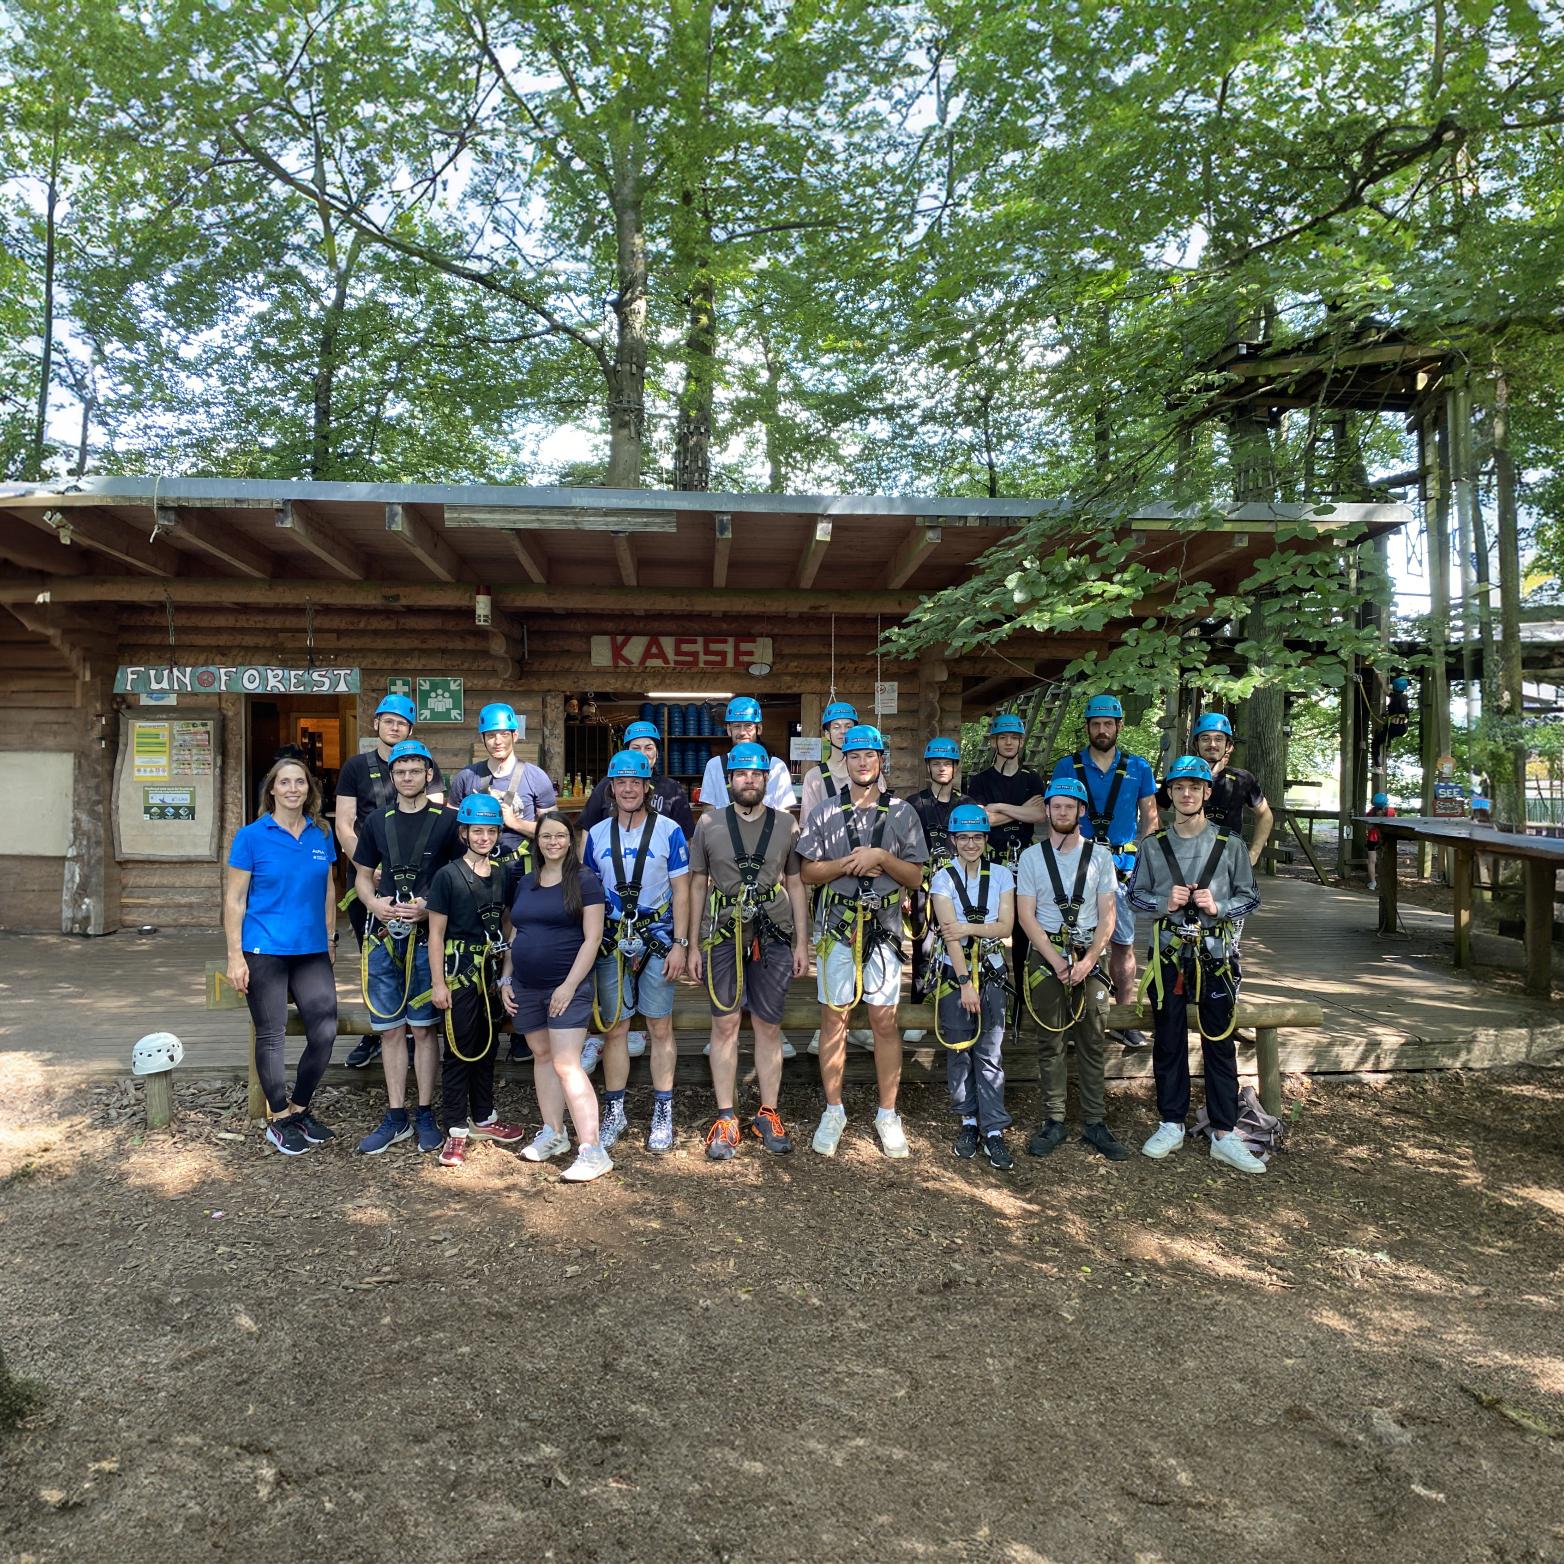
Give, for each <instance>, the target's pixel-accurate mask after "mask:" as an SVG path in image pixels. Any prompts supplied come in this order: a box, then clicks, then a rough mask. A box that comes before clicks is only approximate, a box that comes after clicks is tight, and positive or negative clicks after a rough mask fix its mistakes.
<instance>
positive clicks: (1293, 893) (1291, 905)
mask: <svg viewBox="0 0 1564 1564" xmlns="http://www.w3.org/2000/svg"><path fill="white" fill-rule="evenodd" d="M1262 895H1263V897H1264V898H1265V901H1264V905H1263V906H1262V907H1261V909H1260V911H1259V912H1258V913H1256V914H1255V916H1254V917H1253V918H1251V919H1250V920H1249V924H1248V927H1247V928H1246V930H1245V936H1244V952H1245V993H1246V995H1247V996H1248V997H1251V998H1255V999H1277V1000H1288V999H1307V1000H1311V1001H1313V1002H1315V1003H1317V1004H1319V1005H1320V1006H1321V1007H1322V1010H1323V1012H1324V1017H1325V1021H1324V1025H1323V1026H1322V1027H1320V1028H1318V1029H1315V1030H1308V1031H1301V1030H1294V1031H1288V1032H1284V1033H1283V1034H1282V1067H1283V1070H1284V1071H1286V1072H1289V1073H1294V1072H1299V1071H1312V1072H1321V1073H1338V1072H1359V1071H1365V1072H1373V1071H1384V1070H1397V1069H1414V1070H1415V1069H1440V1068H1455V1067H1480V1066H1483V1065H1493V1064H1510V1063H1520V1062H1524V1061H1527V1060H1545V1059H1547V1058H1549V1057H1554V1056H1559V1055H1560V1054H1564V1008H1561V1007H1560V1006H1559V1004H1558V1003H1557V1002H1556V1001H1554V1000H1552V999H1541V998H1535V997H1529V996H1527V995H1525V994H1524V993H1522V992H1521V991H1520V981H1519V974H1518V970H1517V969H1518V968H1519V965H1520V960H1521V953H1520V946H1519V943H1518V942H1517V941H1513V940H1501V939H1498V938H1497V937H1494V936H1489V935H1481V934H1480V935H1478V936H1476V939H1475V942H1474V943H1475V952H1474V953H1475V955H1476V959H1477V961H1478V962H1479V964H1480V965H1479V966H1478V967H1477V968H1476V969H1475V970H1473V971H1468V972H1457V971H1456V970H1455V969H1454V968H1453V967H1452V965H1451V955H1452V944H1453V941H1452V935H1451V925H1450V917H1449V914H1448V913H1444V912H1437V911H1424V910H1422V909H1419V908H1415V907H1404V908H1403V912H1402V919H1403V922H1404V924H1405V926H1406V929H1407V931H1408V932H1407V934H1405V935H1403V936H1400V937H1389V936H1380V935H1378V934H1376V932H1375V925H1376V921H1377V906H1376V902H1375V899H1374V897H1373V896H1371V895H1369V894H1367V893H1364V892H1359V891H1342V890H1328V889H1324V888H1322V887H1320V886H1317V885H1314V884H1311V883H1305V882H1303V881H1300V880H1286V879H1277V880H1268V881H1266V882H1265V883H1264V884H1263V886H1262ZM345 943H347V942H345ZM222 952H223V944H222V938H221V936H220V935H219V934H217V933H216V932H215V931H214V932H211V933H198V932H191V931H183V932H177V933H174V932H171V933H167V934H153V935H137V934H133V933H122V934H117V935H114V936H112V937H110V938H107V939H99V940H82V939H74V938H67V937H65V936H63V935H54V936H24V935H0V973H3V974H4V975H3V977H0V1085H3V1080H4V1075H5V1073H6V1070H7V1068H8V1063H7V1060H8V1056H16V1055H26V1056H28V1062H29V1064H30V1065H33V1066H46V1067H49V1068H51V1069H63V1070H68V1071H71V1072H73V1073H85V1072H115V1073H118V1072H122V1071H124V1070H125V1069H126V1067H127V1061H128V1060H129V1057H130V1049H131V1045H132V1044H133V1043H134V1042H135V1040H136V1039H137V1037H139V1036H141V1035H142V1033H144V1032H148V1031H152V1030H155V1029H158V1028H165V1027H166V1028H167V1029H169V1030H170V1031H173V1032H175V1033H176V1034H177V1035H178V1036H179V1037H180V1038H181V1039H182V1040H183V1042H184V1044H185V1060H186V1065H187V1066H195V1067H205V1068H211V1069H215V1070H219V1071H221V1072H223V1073H230V1072H231V1073H232V1074H233V1075H235V1076H242V1075H243V1074H244V1070H245V1047H246V1043H247V1028H246V1017H245V1015H244V1013H243V1012H242V1011H237V1012H236V1011H233V1010H208V1009H207V1008H206V1006H205V991H204V974H205V969H206V963H207V962H208V961H210V960H217V959H219V958H221V956H222ZM1481 963H1487V964H1488V965H1487V966H1483V965H1481ZM1495 969H1497V970H1495ZM338 982H339V990H340V993H341V995H342V999H343V1001H344V1003H353V1002H356V1000H357V969H356V960H355V957H354V956H353V954H352V953H351V952H347V951H345V952H344V954H343V956H342V957H341V959H340V961H339V965H338ZM703 1041H704V1038H703V1037H702V1036H701V1035H700V1034H699V1033H698V1032H690V1033H681V1034H680V1051H681V1053H689V1054H692V1055H694V1056H695V1057H694V1058H692V1059H691V1060H690V1064H691V1065H692V1066H694V1067H695V1068H694V1074H695V1075H696V1076H698V1074H699V1065H700V1060H699V1053H700V1047H701V1043H702V1042H703ZM793 1041H794V1042H795V1044H796V1045H798V1046H799V1049H800V1058H799V1059H798V1060H797V1061H796V1062H795V1063H794V1064H793V1065H792V1066H791V1067H790V1073H792V1072H795V1071H803V1072H807V1078H808V1079H810V1080H812V1079H813V1076H814V1068H813V1064H812V1062H811V1061H810V1060H809V1059H808V1058H807V1057H805V1056H804V1055H803V1051H802V1045H803V1044H804V1043H805V1042H806V1041H807V1038H806V1037H803V1036H798V1035H795V1036H794V1037H793ZM930 1041H932V1039H931V1040H930ZM345 1048H346V1044H344V1045H343V1048H342V1051H345ZM1013 1052H1014V1058H1013V1060H1012V1061H1011V1063H1010V1069H1011V1073H1012V1075H1013V1076H1014V1078H1016V1079H1026V1078H1027V1077H1028V1075H1032V1076H1034V1077H1035V1061H1033V1060H1032V1058H1031V1053H1032V1050H1031V1049H1030V1048H1028V1047H1025V1046H1021V1047H1018V1048H1016V1049H1014V1050H1013ZM1240 1057H1241V1062H1243V1063H1246V1064H1248V1065H1250V1066H1251V1067H1252V1062H1253V1056H1252V1054H1248V1053H1246V1054H1243V1055H1241V1056H1240ZM13 1062H14V1061H13ZM856 1062H861V1064H862V1065H863V1066H867V1065H868V1058H867V1056H866V1055H865V1056H863V1057H862V1059H861V1061H855V1063H856ZM937 1063H938V1061H937V1060H936V1059H935V1057H934V1050H933V1049H931V1048H928V1047H924V1048H919V1049H916V1050H910V1051H909V1059H908V1075H909V1078H917V1077H918V1076H919V1075H921V1074H924V1073H925V1072H926V1071H927V1070H928V1069H929V1068H931V1067H934V1066H936V1065H937ZM1110 1069H1111V1070H1112V1072H1113V1073H1115V1074H1118V1075H1121V1076H1138V1075H1144V1074H1146V1073H1147V1072H1148V1071H1149V1069H1150V1061H1149V1059H1147V1058H1146V1057H1145V1055H1143V1054H1139V1055H1122V1056H1115V1057H1114V1058H1113V1059H1112V1060H1111V1061H1110ZM853 1073H854V1074H855V1075H856V1074H857V1073H858V1070H857V1069H856V1068H855V1070H854V1072H853ZM367 1074H368V1075H369V1076H370V1077H371V1079H372V1080H373V1081H375V1082H378V1076H379V1072H378V1071H371V1072H367ZM332 1075H333V1077H337V1076H339V1075H340V1076H341V1077H342V1078H343V1079H353V1078H355V1077H353V1076H352V1075H351V1074H350V1073H349V1072H346V1071H339V1070H336V1069H334V1070H333V1071H332Z"/></svg>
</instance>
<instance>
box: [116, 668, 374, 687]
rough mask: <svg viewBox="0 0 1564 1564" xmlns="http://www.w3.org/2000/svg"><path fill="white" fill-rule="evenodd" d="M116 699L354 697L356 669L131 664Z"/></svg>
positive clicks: (118, 675)
mask: <svg viewBox="0 0 1564 1564" xmlns="http://www.w3.org/2000/svg"><path fill="white" fill-rule="evenodd" d="M114 693H115V694H116V695H176V694H177V695H184V694H186V693H189V694H191V695H356V694H357V693H358V669H357V668H274V667H271V666H269V665H257V664H254V663H191V664H186V665H181V664H178V663H175V664H173V665H172V666H171V665H170V664H168V663H158V664H156V665H155V666H146V667H143V666H141V665H139V664H136V663H131V664H129V665H127V666H125V667H122V668H121V669H120V670H119V672H118V673H116V674H115V675H114Z"/></svg>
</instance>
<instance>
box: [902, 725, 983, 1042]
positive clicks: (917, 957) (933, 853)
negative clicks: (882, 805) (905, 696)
mask: <svg viewBox="0 0 1564 1564" xmlns="http://www.w3.org/2000/svg"><path fill="white" fill-rule="evenodd" d="M923 764H924V768H925V770H927V772H928V774H929V785H928V786H927V787H925V788H921V789H920V790H919V791H918V792H916V793H914V794H913V795H912V796H911V797H910V798H909V799H908V800H907V802H908V803H909V804H911V805H912V807H913V810H914V812H915V813H916V814H917V816H918V822H919V824H920V825H922V827H923V840H924V842H925V843H926V844H927V846H928V849H929V857H928V862H927V863H926V864H925V865H924V871H923V884H922V885H921V886H919V887H918V889H917V890H916V891H914V892H913V893H912V897H911V899H910V905H909V907H908V920H907V921H908V925H909V927H910V929H911V931H912V1002H913V1004H915V1005H921V1004H922V1003H923V1002H924V1000H926V999H927V998H928V997H929V995H930V994H932V993H933V991H934V978H935V961H936V958H937V957H938V955H939V952H940V951H941V950H942V949H943V945H942V944H941V941H940V937H939V928H938V926H937V925H936V923H935V921H934V919H933V917H932V916H931V915H930V913H931V908H930V903H929V885H930V883H931V882H932V880H933V878H934V875H935V873H936V872H937V871H938V870H940V869H942V868H943V867H944V866H945V865H946V864H948V863H949V862H950V861H951V860H952V859H953V858H954V857H955V851H954V849H953V848H952V847H951V845H950V833H949V832H948V831H947V830H946V825H947V823H948V822H949V820H950V812H951V810H952V809H955V808H958V807H959V806H960V805H962V804H971V803H975V802H976V800H975V799H971V798H968V797H967V795H966V794H965V793H964V792H962V791H961V789H960V787H959V785H958V782H957V778H958V777H959V775H960V772H961V745H960V744H958V743H957V742H956V740H955V739H946V738H932V739H930V740H929V741H928V743H927V744H925V745H924V746H923ZM906 1040H907V1041H908V1042H909V1043H917V1042H922V1040H923V1034H922V1033H921V1032H908V1034H907V1039H906Z"/></svg>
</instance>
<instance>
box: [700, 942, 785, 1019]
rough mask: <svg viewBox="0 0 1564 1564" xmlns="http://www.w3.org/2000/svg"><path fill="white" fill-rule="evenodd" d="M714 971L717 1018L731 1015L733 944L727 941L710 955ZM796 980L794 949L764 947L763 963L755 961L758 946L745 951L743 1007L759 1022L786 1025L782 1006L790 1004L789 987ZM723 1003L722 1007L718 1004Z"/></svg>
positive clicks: (710, 991) (773, 945) (712, 986)
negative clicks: (783, 1020)
mask: <svg viewBox="0 0 1564 1564" xmlns="http://www.w3.org/2000/svg"><path fill="white" fill-rule="evenodd" d="M706 961H707V964H708V965H709V966H710V968H711V977H710V987H709V989H708V991H707V992H708V997H709V996H710V995H711V994H715V995H716V996H717V998H716V1000H713V1001H712V1004H711V1013H712V1014H713V1015H721V1014H731V1006H732V1004H733V990H734V983H733V941H732V940H731V939H725V940H723V942H722V943H721V944H720V945H716V946H713V947H712V949H710V950H708V951H707V952H706ZM792 981H793V947H792V946H791V945H782V944H778V943H776V942H774V941H773V942H771V943H767V944H762V945H761V947H760V960H759V961H756V960H755V959H754V947H753V946H750V947H748V948H747V949H746V950H745V952H744V997H743V1000H742V1004H743V1008H744V1009H745V1010H747V1011H749V1013H750V1014H751V1015H752V1016H753V1017H754V1018H755V1019H756V1020H757V1021H769V1022H771V1024H772V1025H773V1026H780V1025H781V1024H782V1007H783V1006H784V1005H785V1004H786V1003H787V990H788V985H789V984H790V983H791V982H792ZM719 1000H720V1001H721V1004H720V1005H719V1004H718V1002H717V1001H719Z"/></svg>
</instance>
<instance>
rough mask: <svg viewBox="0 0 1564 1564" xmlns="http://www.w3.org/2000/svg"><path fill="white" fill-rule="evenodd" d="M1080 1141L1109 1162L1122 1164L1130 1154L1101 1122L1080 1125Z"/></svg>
mask: <svg viewBox="0 0 1564 1564" xmlns="http://www.w3.org/2000/svg"><path fill="white" fill-rule="evenodd" d="M1081 1139H1082V1140H1084V1141H1085V1142H1086V1144H1087V1145H1088V1146H1090V1147H1091V1148H1092V1150H1093V1151H1100V1152H1101V1153H1102V1154H1103V1156H1105V1157H1106V1158H1107V1159H1108V1160H1109V1161H1110V1162H1123V1161H1124V1160H1125V1158H1127V1157H1128V1156H1129V1154H1130V1153H1129V1148H1128V1147H1127V1146H1125V1145H1124V1143H1123V1142H1122V1141H1120V1140H1118V1139H1117V1138H1116V1137H1115V1136H1114V1133H1113V1131H1112V1130H1110V1129H1109V1128H1108V1126H1107V1125H1106V1124H1104V1123H1102V1122H1101V1120H1099V1121H1098V1122H1097V1123H1096V1124H1085V1125H1082V1126H1081Z"/></svg>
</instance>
